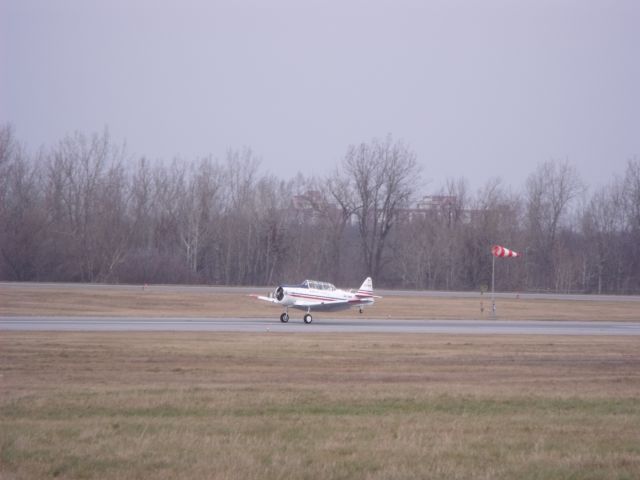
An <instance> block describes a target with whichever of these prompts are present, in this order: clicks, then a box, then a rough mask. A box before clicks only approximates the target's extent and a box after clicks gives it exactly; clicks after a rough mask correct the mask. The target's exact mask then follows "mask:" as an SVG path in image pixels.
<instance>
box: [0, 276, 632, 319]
mask: <svg viewBox="0 0 640 480" xmlns="http://www.w3.org/2000/svg"><path fill="white" fill-rule="evenodd" d="M256 293H261V294H266V293H267V289H264V288H263V289H256ZM496 303H497V307H498V308H497V313H498V318H504V319H509V320H581V321H589V320H615V321H640V302H638V301H633V300H626V301H625V300H623V299H622V300H617V301H597V302H596V301H576V300H542V299H534V300H532V299H523V298H518V297H517V296H516V295H513V297H512V298H500V299H498V300H497V302H496ZM481 306H482V307H483V309H481ZM490 309H491V300H490V298H489V296H485V298H484V299H482V300H480V299H477V298H476V299H474V298H443V297H410V296H406V297H402V296H387V297H385V298H382V299H380V300H378V301H376V304H375V305H374V306H373V307H371V308H368V309H367V310H366V313H365V315H366V317H369V318H401V319H416V318H420V319H481V318H489V316H490V315H491V313H490V312H491V310H490ZM280 312H281V310H280V309H279V308H277V307H274V306H271V305H268V304H265V303H264V302H261V301H259V300H257V299H255V298H252V297H250V296H248V295H246V294H230V293H219V292H216V291H215V290H213V289H212V290H211V291H210V292H207V291H202V290H197V289H194V290H193V291H189V290H187V291H179V292H176V291H173V292H172V291H169V292H167V291H164V290H159V289H154V288H153V287H149V288H146V289H144V290H143V289H142V287H140V288H138V289H127V290H110V289H96V288H90V287H87V286H82V285H79V286H78V287H77V288H60V287H58V288H56V287H51V288H44V289H43V288H37V287H32V286H29V285H28V284H25V285H24V286H19V287H16V286H13V287H11V288H7V287H5V288H3V287H2V286H0V315H69V316H74V315H97V316H101V315H102V316H126V315H132V316H146V317H273V318H277V317H278V316H279V315H280ZM322 315H327V314H319V316H318V318H321V316H322ZM329 315H330V316H331V317H340V318H349V317H355V316H358V315H359V314H358V312H357V311H356V310H351V311H348V312H336V313H334V312H332V313H330V314H329Z"/></svg>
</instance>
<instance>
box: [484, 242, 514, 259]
mask: <svg viewBox="0 0 640 480" xmlns="http://www.w3.org/2000/svg"><path fill="white" fill-rule="evenodd" d="M491 253H492V254H493V256H494V257H500V258H504V257H519V256H520V254H519V253H518V252H514V251H513V250H509V249H508V248H504V247H501V246H500V245H494V246H493V247H492V248H491Z"/></svg>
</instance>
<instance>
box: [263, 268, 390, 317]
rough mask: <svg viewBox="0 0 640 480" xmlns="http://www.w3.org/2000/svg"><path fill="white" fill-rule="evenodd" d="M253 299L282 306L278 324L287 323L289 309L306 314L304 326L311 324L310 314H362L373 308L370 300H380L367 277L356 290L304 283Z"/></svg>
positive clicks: (325, 283) (369, 278) (280, 287)
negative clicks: (354, 310)
mask: <svg viewBox="0 0 640 480" xmlns="http://www.w3.org/2000/svg"><path fill="white" fill-rule="evenodd" d="M257 298H258V299H259V300H264V301H266V302H270V303H273V304H275V305H281V306H283V307H284V313H283V314H282V315H280V321H281V322H282V323H287V322H288V321H289V308H297V309H299V310H306V311H307V313H305V314H304V317H303V319H304V323H311V322H312V321H313V317H312V316H311V310H316V311H337V310H347V309H349V308H352V307H358V308H359V309H360V313H362V309H363V308H364V307H365V306H369V305H373V302H374V301H375V300H374V299H376V298H382V297H378V296H376V295H374V294H373V282H372V281H371V277H367V278H366V279H365V281H364V282H363V283H362V285H361V286H360V288H359V289H358V290H348V291H347V290H340V289H338V288H336V287H335V286H333V284H331V283H327V282H318V281H315V280H305V281H304V282H302V283H301V284H300V285H280V286H278V288H276V290H275V291H274V292H272V293H270V294H269V296H268V297H264V296H258V297H257Z"/></svg>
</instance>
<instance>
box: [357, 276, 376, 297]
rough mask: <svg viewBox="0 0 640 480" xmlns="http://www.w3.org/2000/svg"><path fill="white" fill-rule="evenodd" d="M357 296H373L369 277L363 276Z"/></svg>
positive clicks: (371, 282)
mask: <svg viewBox="0 0 640 480" xmlns="http://www.w3.org/2000/svg"><path fill="white" fill-rule="evenodd" d="M358 296H362V297H373V281H372V280H371V277H367V278H365V280H364V282H362V285H361V286H360V288H359V289H358Z"/></svg>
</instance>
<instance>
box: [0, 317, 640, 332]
mask: <svg viewBox="0 0 640 480" xmlns="http://www.w3.org/2000/svg"><path fill="white" fill-rule="evenodd" d="M0 331H31V332H33V331H57V332H61V331H67V332H72V331H73V332H76V331H77V332H80V331H83V332H86V331H91V332H246V333H270V332H273V333H410V334H417V333H422V334H429V333H431V334H435V333H446V334H459V335H623V336H640V322H567V321H509V320H394V319H386V320H379V319H344V320H341V319H331V318H317V319H314V322H313V323H312V324H309V325H306V324H304V323H303V322H302V320H301V319H296V318H292V319H291V320H290V321H289V323H286V324H284V323H281V322H280V321H279V320H277V319H271V318H209V319H203V318H141V317H0Z"/></svg>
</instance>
